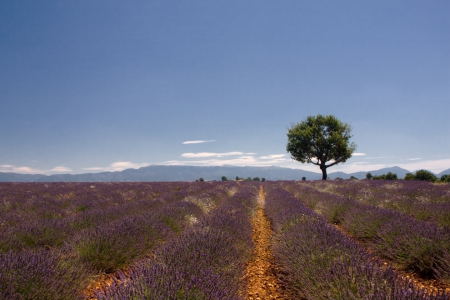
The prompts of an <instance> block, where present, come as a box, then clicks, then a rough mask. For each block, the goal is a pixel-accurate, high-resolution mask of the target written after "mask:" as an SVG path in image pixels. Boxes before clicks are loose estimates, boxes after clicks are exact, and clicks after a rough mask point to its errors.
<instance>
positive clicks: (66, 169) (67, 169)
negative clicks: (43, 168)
mask: <svg viewBox="0 0 450 300" xmlns="http://www.w3.org/2000/svg"><path fill="white" fill-rule="evenodd" d="M50 172H56V173H62V172H72V169H71V168H67V167H64V166H59V167H55V168H53V169H51V170H50Z"/></svg>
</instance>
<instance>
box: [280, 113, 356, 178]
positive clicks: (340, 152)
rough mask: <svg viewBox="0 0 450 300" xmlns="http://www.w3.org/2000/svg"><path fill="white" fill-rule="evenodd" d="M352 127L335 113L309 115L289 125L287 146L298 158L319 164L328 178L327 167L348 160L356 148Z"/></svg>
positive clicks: (293, 157)
mask: <svg viewBox="0 0 450 300" xmlns="http://www.w3.org/2000/svg"><path fill="white" fill-rule="evenodd" d="M351 129H352V128H351V126H350V125H349V124H347V123H342V122H341V121H339V120H338V119H337V118H336V117H334V116H332V115H328V116H322V115H317V116H316V117H314V116H309V117H307V118H306V120H305V121H303V122H301V123H298V124H292V125H291V128H288V133H287V137H288V143H287V146H286V150H287V152H289V153H290V154H291V158H292V159H294V160H296V161H299V162H301V163H312V164H314V165H318V166H319V167H320V170H322V179H323V180H326V179H327V168H329V167H331V166H334V165H336V164H339V163H343V162H345V161H346V160H347V159H349V158H350V157H352V153H353V151H355V149H356V145H355V143H350V142H349V139H350V138H351V137H352V136H351V135H350V131H351ZM327 162H330V163H329V164H327Z"/></svg>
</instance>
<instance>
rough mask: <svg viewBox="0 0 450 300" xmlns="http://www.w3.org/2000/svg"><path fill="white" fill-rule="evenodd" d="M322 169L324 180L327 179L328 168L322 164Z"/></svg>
mask: <svg viewBox="0 0 450 300" xmlns="http://www.w3.org/2000/svg"><path fill="white" fill-rule="evenodd" d="M320 169H321V170H322V180H327V168H326V167H325V166H320Z"/></svg>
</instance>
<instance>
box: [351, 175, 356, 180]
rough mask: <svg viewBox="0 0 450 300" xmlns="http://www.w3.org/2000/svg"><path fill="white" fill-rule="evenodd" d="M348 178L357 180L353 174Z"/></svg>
mask: <svg viewBox="0 0 450 300" xmlns="http://www.w3.org/2000/svg"><path fill="white" fill-rule="evenodd" d="M350 179H351V180H358V178H356V177H355V176H353V175H352V176H350Z"/></svg>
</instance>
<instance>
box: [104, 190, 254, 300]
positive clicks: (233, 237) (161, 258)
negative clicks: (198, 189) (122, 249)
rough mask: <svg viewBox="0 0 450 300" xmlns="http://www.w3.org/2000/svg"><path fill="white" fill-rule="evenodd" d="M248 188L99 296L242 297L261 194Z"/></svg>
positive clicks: (111, 297) (158, 250)
mask: <svg viewBox="0 0 450 300" xmlns="http://www.w3.org/2000/svg"><path fill="white" fill-rule="evenodd" d="M243 185H244V186H243V187H242V188H241V189H240V190H239V191H238V192H237V193H235V194H234V195H233V196H231V197H230V198H228V199H227V200H226V203H225V204H223V205H222V206H221V207H219V208H218V209H216V210H214V211H213V212H211V214H210V215H207V216H204V217H203V218H201V219H200V220H199V222H198V223H197V224H195V225H194V226H193V227H192V228H190V229H188V230H187V231H186V232H184V233H183V234H182V235H181V236H180V238H179V239H176V240H172V241H171V242H169V243H167V244H165V245H164V246H162V247H160V248H158V249H156V250H155V252H154V257H152V258H151V259H149V260H143V261H141V262H139V263H137V264H136V265H135V266H134V268H132V270H131V271H130V274H129V276H125V275H123V274H122V276H120V277H119V279H118V280H117V281H116V282H115V283H114V284H113V285H112V286H111V287H110V288H108V289H104V290H101V291H98V292H97V294H96V296H97V298H98V299H101V300H106V299H242V297H241V296H240V295H243V293H244V290H245V281H243V280H241V278H242V276H243V274H244V272H245V262H246V261H247V260H248V259H249V256H250V254H251V251H252V248H253V244H252V240H251V234H252V227H251V222H250V216H251V211H252V210H254V209H255V198H256V195H257V193H258V188H257V185H256V184H254V183H251V182H250V183H243Z"/></svg>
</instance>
